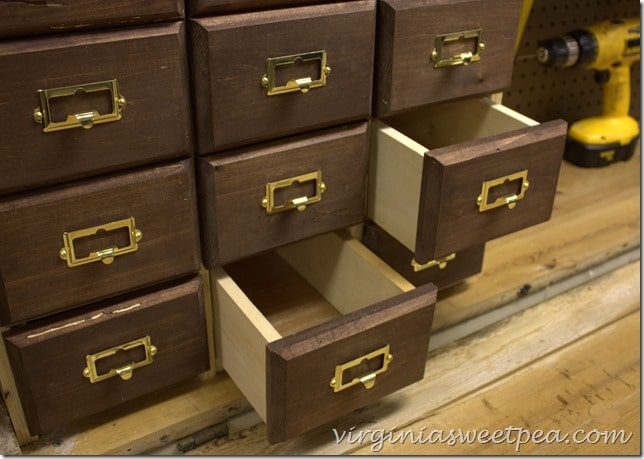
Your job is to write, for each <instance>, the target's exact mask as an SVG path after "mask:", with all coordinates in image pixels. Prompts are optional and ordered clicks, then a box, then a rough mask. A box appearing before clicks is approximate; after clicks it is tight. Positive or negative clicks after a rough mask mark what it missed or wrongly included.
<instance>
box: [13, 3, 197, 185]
mask: <svg viewBox="0 0 644 459" xmlns="http://www.w3.org/2000/svg"><path fill="white" fill-rule="evenodd" d="M14 3H16V4H22V2H14ZM101 3H105V2H101ZM109 3H110V4H111V3H112V2H109ZM119 3H121V2H119ZM0 4H1V5H6V4H7V2H0ZM185 48H186V42H185V34H184V25H183V23H179V22H176V23H168V24H151V25H148V26H146V27H133V28H124V29H118V30H106V31H96V32H79V33H75V34H64V35H53V36H43V37H40V38H31V39H29V40H4V41H2V42H1V43H0V68H1V69H2V72H1V73H0V75H1V76H0V78H1V79H2V80H3V81H4V82H5V84H4V85H3V86H2V87H1V88H0V100H2V101H3V103H2V104H0V123H1V124H2V126H3V129H2V130H0V159H1V160H2V163H3V167H2V168H0V193H2V194H4V193H6V192H15V191H22V190H26V189H29V188H34V187H41V186H43V185H50V184H53V183H59V182H62V181H68V180H70V179H77V178H80V177H85V176H93V175H97V174H100V173H105V172H107V171H112V170H116V169H125V168H131V167H134V166H137V165H141V164H147V163H151V162H154V161H160V160H164V159H170V158H178V157H182V156H187V155H188V153H189V152H190V150H191V142H190V137H191V128H190V124H189V116H188V114H189V113H190V109H189V103H190V98H189V95H188V78H187V56H186V50H185ZM113 79H116V80H117V81H118V85H119V92H120V94H121V95H122V96H123V97H124V98H125V101H126V106H125V108H123V110H122V113H121V119H120V120H118V121H113V122H110V123H103V124H100V125H96V126H94V127H93V128H91V129H88V130H86V129H82V128H80V127H76V128H72V129H65V130H61V131H55V132H43V125H42V124H40V123H37V122H36V121H34V119H33V116H32V114H33V110H34V109H35V108H37V107H38V106H39V99H38V93H37V91H38V90H41V89H42V90H45V89H54V88H60V87H67V86H82V85H83V84H88V83H93V82H100V81H109V80H113ZM94 94H98V95H103V98H104V99H107V100H108V101H109V92H108V91H100V92H97V93H94ZM86 96H87V94H85V96H81V95H80V94H78V95H74V96H69V97H59V98H55V99H52V101H51V103H50V105H51V106H52V107H54V105H55V102H61V101H62V102H64V103H65V105H66V108H67V109H66V110H62V109H61V110H58V111H57V112H56V114H55V116H54V120H55V121H61V120H65V119H66V118H67V116H70V115H71V116H73V115H74V114H76V113H83V112H88V111H92V110H98V111H99V113H105V112H111V109H112V105H113V104H112V103H104V101H103V100H101V101H99V102H100V103H101V104H100V105H95V103H97V102H96V101H95V100H94V99H90V100H86ZM53 110H54V109H53V108H52V111H53ZM52 115H53V113H52Z"/></svg>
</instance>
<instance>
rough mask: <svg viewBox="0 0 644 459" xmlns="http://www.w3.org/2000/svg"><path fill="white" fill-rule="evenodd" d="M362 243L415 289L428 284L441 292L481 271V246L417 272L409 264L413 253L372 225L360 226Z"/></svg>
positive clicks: (470, 248) (483, 251) (369, 223)
mask: <svg viewBox="0 0 644 459" xmlns="http://www.w3.org/2000/svg"><path fill="white" fill-rule="evenodd" d="M362 243H363V244H364V245H365V246H367V248H368V249H369V250H371V251H372V252H373V253H375V254H376V256H378V258H380V259H382V260H383V261H384V262H385V263H387V264H388V265H389V266H391V267H392V268H393V269H395V270H396V272H398V273H400V274H401V275H402V276H403V277H404V278H405V279H407V280H408V281H409V282H411V283H412V284H414V285H415V286H419V285H423V284H426V283H428V282H431V283H432V284H434V285H436V287H437V288H438V289H439V290H442V289H445V288H447V287H451V286H453V285H455V284H458V283H459V282H463V281H464V280H466V279H467V278H468V277H471V276H474V275H475V274H478V273H480V272H481V271H482V269H483V256H484V254H485V244H480V245H475V246H474V247H469V248H466V249H463V250H461V251H459V252H458V256H454V257H453V258H451V259H450V260H446V262H444V263H440V262H436V263H434V264H433V265H431V266H427V267H425V268H424V269H420V270H418V269H414V267H415V266H416V265H415V264H414V263H412V262H411V260H414V252H412V251H411V250H409V249H408V248H407V247H405V246H404V245H403V244H402V243H401V242H400V241H399V240H398V239H396V238H395V237H393V236H391V235H390V234H389V233H387V232H386V231H385V230H383V229H382V228H380V227H379V226H378V225H376V224H375V223H373V222H367V223H365V224H364V225H363V233H362Z"/></svg>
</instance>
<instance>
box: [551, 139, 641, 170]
mask: <svg viewBox="0 0 644 459" xmlns="http://www.w3.org/2000/svg"><path fill="white" fill-rule="evenodd" d="M638 140H639V136H636V137H635V138H633V140H632V141H631V142H630V143H628V144H626V145H621V144H620V143H619V142H616V143H614V144H609V145H588V144H585V143H581V142H578V141H576V140H575V139H572V138H570V137H568V139H567V141H566V149H565V150H564V159H565V160H566V161H569V162H571V163H573V164H576V165H577V166H580V167H604V166H608V165H609V164H611V163H614V162H617V161H627V160H629V159H630V158H632V157H633V155H634V154H635V149H636V148H637V145H639V142H638Z"/></svg>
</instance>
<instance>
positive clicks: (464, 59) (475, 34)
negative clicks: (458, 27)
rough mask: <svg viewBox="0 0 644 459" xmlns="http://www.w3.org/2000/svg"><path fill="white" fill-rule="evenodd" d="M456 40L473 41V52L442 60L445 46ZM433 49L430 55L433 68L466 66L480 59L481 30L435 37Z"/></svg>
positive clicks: (483, 46) (481, 48) (482, 47)
mask: <svg viewBox="0 0 644 459" xmlns="http://www.w3.org/2000/svg"><path fill="white" fill-rule="evenodd" d="M458 40H475V41H474V44H473V50H472V51H467V52H463V53H459V54H455V55H453V56H448V57H445V58H443V52H444V49H443V48H444V47H445V45H447V44H449V43H452V42H455V41H458ZM435 46H436V47H435V48H434V50H433V51H432V54H431V56H430V57H431V60H432V62H434V67H435V68H440V67H450V66H453V65H468V64H469V63H471V62H476V61H478V60H480V59H481V51H483V49H484V48H485V43H483V42H482V41H481V29H475V30H467V31H465V32H455V33H448V34H443V35H438V36H437V37H436V44H435Z"/></svg>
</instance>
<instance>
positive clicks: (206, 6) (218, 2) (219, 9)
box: [186, 0, 328, 17]
mask: <svg viewBox="0 0 644 459" xmlns="http://www.w3.org/2000/svg"><path fill="white" fill-rule="evenodd" d="M326 1H328V0H186V9H187V10H188V15H189V16H192V17H196V16H205V15H209V14H223V13H230V12H233V11H234V12H237V11H250V10H263V9H268V8H281V7H295V6H302V5H311V4H314V3H324V2H326Z"/></svg>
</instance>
